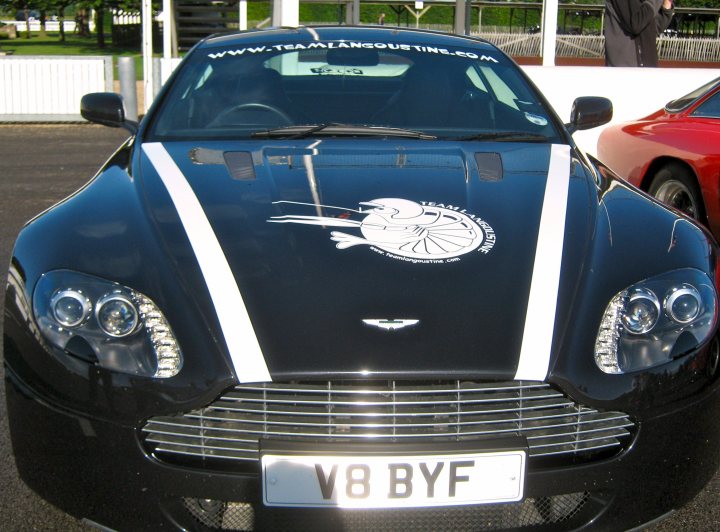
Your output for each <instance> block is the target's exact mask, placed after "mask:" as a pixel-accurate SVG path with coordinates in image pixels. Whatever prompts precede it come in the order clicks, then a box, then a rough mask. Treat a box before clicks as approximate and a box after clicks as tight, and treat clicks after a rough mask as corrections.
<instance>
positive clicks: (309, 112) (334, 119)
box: [149, 42, 558, 141]
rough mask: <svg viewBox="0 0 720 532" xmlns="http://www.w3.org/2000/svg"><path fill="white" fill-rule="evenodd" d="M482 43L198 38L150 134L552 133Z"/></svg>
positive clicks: (507, 65)
mask: <svg viewBox="0 0 720 532" xmlns="http://www.w3.org/2000/svg"><path fill="white" fill-rule="evenodd" d="M488 50H490V49H488V48H485V47H483V48H478V49H472V48H466V49H449V48H438V47H432V46H421V45H407V44H394V43H379V42H373V43H366V42H363V43H347V42H340V43H336V42H327V43H326V42H310V43H304V44H301V43H296V44H282V45H272V44H271V45H262V46H255V47H252V48H228V47H223V48H209V47H208V48H200V49H198V50H197V51H196V52H194V53H193V54H192V56H191V57H190V58H188V60H187V61H186V62H185V63H184V64H183V67H182V68H183V70H182V71H181V72H180V73H179V75H178V77H177V78H176V79H175V82H174V84H173V86H172V88H171V90H170V91H169V94H168V95H167V97H166V98H164V101H163V103H162V106H161V108H160V109H159V110H158V112H157V114H156V115H155V117H154V119H153V123H152V125H151V129H150V131H149V137H152V138H154V139H156V140H173V139H178V140H180V139H187V138H219V139H220V138H248V137H253V136H255V137H258V136H261V135H262V133H261V132H266V131H268V130H277V129H282V128H288V131H290V132H291V133H292V135H295V136H297V135H302V136H307V134H306V133H303V132H302V131H300V132H299V130H298V127H297V126H313V129H312V131H311V133H312V135H318V136H319V135H329V136H333V135H358V136H360V133H361V132H360V127H362V128H365V130H366V131H364V132H363V133H364V134H363V135H362V136H367V135H368V134H377V135H378V136H392V135H393V131H391V128H393V129H397V130H404V131H405V133H406V134H407V132H408V130H410V131H412V132H415V133H420V134H422V136H418V137H417V138H429V137H428V136H432V137H434V138H481V137H482V135H484V134H486V133H497V132H503V131H506V132H509V133H512V135H515V136H518V137H523V136H524V137H526V138H531V137H532V138H539V139H543V138H547V139H548V141H556V140H557V139H558V131H557V129H556V128H555V125H554V124H553V120H552V119H551V113H550V112H549V111H548V110H547V109H546V108H545V107H544V106H543V104H542V103H541V102H540V101H538V98H537V96H536V95H535V93H534V91H533V90H532V89H531V88H530V87H529V86H528V85H527V83H526V82H525V80H524V78H523V77H522V75H521V74H520V72H519V69H518V68H517V66H516V65H514V64H513V63H512V62H511V61H509V60H508V59H507V58H505V57H504V56H502V55H501V54H499V53H495V54H493V53H492V52H491V51H490V52H488ZM290 126H292V127H290ZM350 126H352V127H350ZM358 126H360V127H358ZM368 128H377V129H368ZM308 130H310V127H308ZM259 133H260V135H258V134H259ZM272 136H280V135H278V133H277V132H276V131H273V135H272ZM288 136H291V135H290V134H288Z"/></svg>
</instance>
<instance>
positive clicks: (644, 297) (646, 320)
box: [622, 287, 660, 334]
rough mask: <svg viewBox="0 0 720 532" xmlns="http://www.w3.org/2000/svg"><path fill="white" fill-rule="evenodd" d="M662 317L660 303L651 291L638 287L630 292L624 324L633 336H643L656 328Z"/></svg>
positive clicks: (623, 318) (624, 314) (623, 319)
mask: <svg viewBox="0 0 720 532" xmlns="http://www.w3.org/2000/svg"><path fill="white" fill-rule="evenodd" d="M659 317H660V302H659V301H658V298H657V296H656V295H655V294H654V293H653V292H652V291H650V290H648V289H646V288H642V287H637V288H635V289H633V290H632V291H628V296H627V305H626V308H625V312H624V313H623V317H622V323H623V325H624V326H625V329H627V330H628V332H630V333H632V334H643V333H646V332H648V331H649V330H650V329H652V328H653V327H655V324H656V323H657V321H658V318H659Z"/></svg>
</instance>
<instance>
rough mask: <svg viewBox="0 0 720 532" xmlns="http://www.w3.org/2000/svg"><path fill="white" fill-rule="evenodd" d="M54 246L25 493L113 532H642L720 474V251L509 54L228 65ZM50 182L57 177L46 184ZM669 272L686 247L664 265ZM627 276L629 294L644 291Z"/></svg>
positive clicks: (10, 328) (35, 351)
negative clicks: (590, 146)
mask: <svg viewBox="0 0 720 532" xmlns="http://www.w3.org/2000/svg"><path fill="white" fill-rule="evenodd" d="M81 107H82V113H83V115H84V116H85V117H86V118H87V119H89V120H91V121H93V122H96V123H100V124H105V125H108V126H113V127H125V128H127V129H129V130H130V131H131V138H130V139H128V141H127V142H125V143H124V144H123V145H122V146H121V147H120V148H119V150H118V151H117V152H116V153H115V154H114V155H113V156H112V157H111V158H110V160H109V161H108V162H107V163H106V164H105V166H104V167H103V168H102V169H101V170H100V172H99V173H98V174H97V175H96V176H95V177H94V178H93V179H92V180H91V181H90V182H89V183H88V184H87V185H86V186H85V187H84V188H82V189H81V190H80V191H78V192H76V193H75V194H73V195H72V196H71V197H69V198H67V199H66V200H64V201H63V202H61V203H60V204H58V205H56V206H55V207H53V208H52V209H50V210H48V211H46V212H44V213H43V214H41V215H39V216H38V217H36V218H34V219H33V220H32V221H31V222H29V223H28V224H27V225H26V226H25V227H24V228H23V229H22V231H21V233H20V235H19V236H18V239H17V242H16V245H15V248H14V251H13V254H12V261H11V265H10V272H9V278H8V279H9V283H8V290H7V298H6V302H5V314H4V329H3V335H4V337H3V340H4V342H3V344H4V357H5V366H6V367H5V374H6V378H7V383H6V387H5V388H6V393H7V405H8V420H9V426H10V430H11V438H12V444H13V453H14V456H15V461H16V463H17V467H18V471H19V473H20V476H21V477H22V479H23V480H24V481H25V482H26V483H27V484H28V485H29V486H30V487H32V488H33V489H34V490H36V491H37V492H38V493H39V494H40V495H42V496H43V497H44V498H45V499H47V500H48V501H51V502H52V503H53V504H55V505H57V506H58V507H60V508H62V509H63V510H65V511H66V512H68V513H70V514H72V515H75V516H77V517H79V518H83V519H86V520H88V521H90V522H92V523H94V524H96V525H98V526H105V527H110V528H112V529H117V530H161V529H168V528H175V529H180V530H196V531H200V530H292V529H301V530H333V531H335V530H373V531H375V530H405V529H424V530H452V531H457V530H473V531H476V530H492V529H502V530H527V531H530V530H553V531H561V530H576V529H580V528H582V529H585V530H589V529H596V530H627V529H631V528H633V527H636V526H639V525H642V524H643V523H647V522H648V521H652V520H655V519H659V518H662V517H663V516H664V515H666V514H668V513H669V512H671V511H673V510H674V509H676V508H679V507H681V506H682V505H683V504H685V503H686V502H687V501H689V500H690V499H691V498H692V497H693V496H694V495H695V494H696V493H698V492H699V491H700V490H701V489H702V487H703V486H704V485H705V483H706V482H707V481H708V480H709V479H710V478H712V476H713V474H714V473H715V471H716V469H717V467H718V461H719V460H720V453H718V452H717V450H718V448H720V415H719V414H720V412H719V408H720V395H719V394H720V391H719V390H720V384H719V381H718V356H719V353H720V346H719V345H718V340H717V316H718V302H717V292H716V288H715V284H714V282H713V280H714V278H715V270H716V260H717V251H718V250H717V248H716V245H715V243H714V241H713V240H712V238H710V237H709V235H707V233H706V231H704V230H703V229H702V228H701V227H700V226H698V225H697V224H696V223H695V222H693V221H690V220H688V219H687V218H685V217H684V216H681V215H680V214H678V213H676V212H674V211H672V210H670V209H667V208H665V207H663V206H661V205H659V204H658V203H657V202H655V201H652V200H651V199H649V198H647V197H646V195H644V194H642V193H640V192H638V191H637V190H636V189H635V187H632V186H630V185H629V184H627V183H626V182H624V181H622V180H621V179H619V178H617V177H616V176H615V175H614V174H613V173H612V172H611V171H610V170H608V169H607V168H606V167H604V166H602V165H601V164H598V163H597V162H595V161H594V160H591V159H589V158H588V157H586V156H585V155H584V154H583V153H582V152H581V151H580V150H579V149H578V148H577V146H576V145H575V144H574V142H573V139H572V136H571V132H572V131H576V130H580V129H588V128H591V127H595V126H598V125H602V124H604V123H607V121H608V120H609V119H610V116H611V113H612V105H611V103H610V102H609V101H608V100H607V99H604V98H595V97H585V98H582V97H581V98H578V99H577V100H576V101H575V105H574V107H573V112H572V115H571V116H570V120H569V122H568V124H567V126H566V125H564V124H563V122H562V121H561V120H560V119H559V118H558V117H557V115H556V114H555V113H554V112H553V110H552V109H551V108H550V107H549V106H548V104H547V102H546V100H545V99H544V97H543V96H542V95H541V94H540V93H539V92H538V91H537V89H536V88H535V87H534V86H533V85H532V83H530V81H529V80H528V78H527V77H526V76H525V74H524V73H523V71H522V70H521V69H520V68H519V67H518V66H517V65H516V64H515V63H514V62H513V61H512V60H511V59H510V58H508V57H507V56H506V55H505V54H503V53H502V52H501V51H500V50H499V49H497V48H496V47H495V46H493V45H492V44H489V43H487V42H484V41H481V40H478V39H474V38H470V37H460V36H453V35H448V34H442V33H434V32H423V31H413V30H400V29H397V28H383V27H375V28H361V27H347V26H342V27H302V28H292V29H291V28H285V29H272V30H267V31H252V32H244V33H239V34H230V35H222V36H217V37H212V38H209V39H207V40H205V41H203V42H201V43H200V44H199V45H198V46H196V47H195V48H193V50H192V51H191V52H190V53H189V54H188V55H187V56H186V57H185V59H184V60H183V62H182V64H181V65H180V66H179V67H178V69H177V70H176V71H175V73H174V74H173V76H172V78H171V80H170V81H169V82H168V84H167V85H166V87H165V88H164V89H163V91H162V92H161V94H160V95H159V96H158V98H157V100H156V102H155V103H154V105H153V107H152V109H151V110H150V111H149V112H148V114H147V115H146V116H145V118H144V119H143V121H142V123H141V124H139V126H138V124H136V123H133V122H130V121H128V120H126V119H125V115H124V108H123V102H122V99H121V98H120V97H119V96H118V95H116V94H112V93H98V94H90V95H86V96H85V97H84V98H83V101H82V104H81ZM48 178H49V179H52V175H49V176H48ZM669 243H671V245H669ZM619 265H621V267H619Z"/></svg>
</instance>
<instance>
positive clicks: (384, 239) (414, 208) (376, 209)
mask: <svg viewBox="0 0 720 532" xmlns="http://www.w3.org/2000/svg"><path fill="white" fill-rule="evenodd" d="M281 203H282V204H290V205H297V206H310V207H315V208H321V209H324V210H337V211H341V212H340V213H339V214H338V215H337V216H308V215H302V214H294V215H284V216H273V217H272V218H270V219H269V220H268V222H272V223H293V224H307V225H319V226H322V227H323V228H346V229H356V230H358V231H355V232H353V233H350V232H344V231H336V230H331V231H330V238H331V240H333V241H334V242H336V244H335V247H337V248H338V249H347V248H350V247H354V246H369V247H370V249H371V250H373V251H375V252H377V253H381V254H384V255H385V256H387V257H391V258H394V259H398V260H405V261H410V262H432V263H445V262H454V261H456V260H459V259H457V257H459V256H461V255H464V254H466V253H470V252H472V251H475V250H478V251H479V252H481V253H488V252H490V250H491V249H492V248H493V246H494V245H495V231H494V230H493V228H492V227H491V226H490V224H488V223H487V222H486V221H484V220H482V219H480V218H478V217H477V216H474V215H472V214H468V213H467V212H466V211H465V210H461V209H459V208H456V207H453V206H451V205H444V204H441V203H434V202H421V203H417V202H414V201H410V200H406V199H400V198H380V199H374V200H372V201H366V202H360V208H359V209H348V208H344V207H334V206H329V205H315V204H312V203H299V202H293V201H277V202H275V204H281ZM363 207H365V208H363ZM358 233H359V234H358Z"/></svg>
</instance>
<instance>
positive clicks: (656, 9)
mask: <svg viewBox="0 0 720 532" xmlns="http://www.w3.org/2000/svg"><path fill="white" fill-rule="evenodd" d="M673 14H674V11H673V2H672V0H605V28H604V34H605V64H606V65H607V66H629V67H656V66H658V55H657V43H656V39H657V36H658V35H659V34H661V33H662V32H663V31H665V30H666V29H667V27H668V26H669V25H670V21H671V20H672V17H673Z"/></svg>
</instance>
